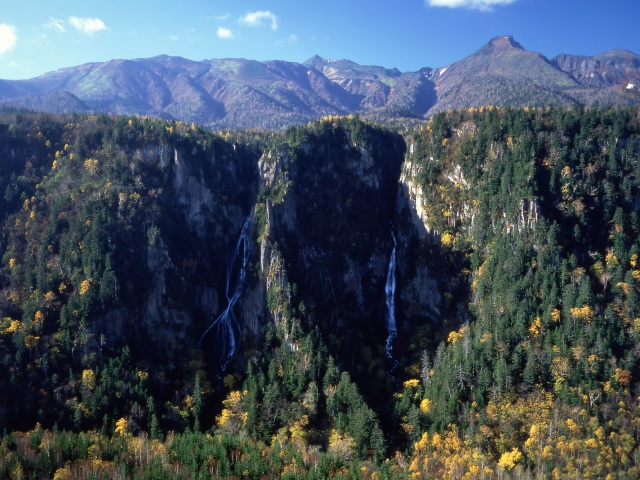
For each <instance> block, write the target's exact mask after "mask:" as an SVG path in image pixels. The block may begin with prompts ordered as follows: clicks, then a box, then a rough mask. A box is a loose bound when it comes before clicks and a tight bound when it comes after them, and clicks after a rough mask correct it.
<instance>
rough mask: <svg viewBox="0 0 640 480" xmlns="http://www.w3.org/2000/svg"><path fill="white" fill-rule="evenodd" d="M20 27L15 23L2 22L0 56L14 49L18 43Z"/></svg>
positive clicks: (0, 27)
mask: <svg viewBox="0 0 640 480" xmlns="http://www.w3.org/2000/svg"><path fill="white" fill-rule="evenodd" d="M17 32H18V29H17V28H16V27H14V26H13V25H7V24H6V23H0V56H2V55H3V54H5V53H7V52H8V51H10V50H13V49H14V48H15V46H16V44H17V43H18V33H17Z"/></svg>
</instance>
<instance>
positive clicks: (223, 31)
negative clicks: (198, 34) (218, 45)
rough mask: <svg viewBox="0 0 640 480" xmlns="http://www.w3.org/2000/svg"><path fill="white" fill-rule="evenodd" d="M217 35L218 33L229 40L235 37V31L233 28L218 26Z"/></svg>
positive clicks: (220, 36)
mask: <svg viewBox="0 0 640 480" xmlns="http://www.w3.org/2000/svg"><path fill="white" fill-rule="evenodd" d="M216 35H218V38H226V39H228V40H230V39H232V38H233V37H234V35H233V32H232V31H231V30H229V29H228V28H223V27H220V28H218V30H217V31H216Z"/></svg>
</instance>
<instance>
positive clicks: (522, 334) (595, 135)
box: [0, 107, 640, 479]
mask: <svg viewBox="0 0 640 480" xmlns="http://www.w3.org/2000/svg"><path fill="white" fill-rule="evenodd" d="M639 212H640V109H639V108H637V107H629V108H582V107H574V108H559V107H549V108H498V107H481V108H472V109H468V110H456V111H447V112H442V113H437V114H436V115H434V116H433V117H432V118H431V119H430V120H429V121H428V122H427V123H425V124H423V125H421V126H416V127H415V128H414V127H412V128H411V129H410V130H409V129H405V130H403V131H402V132H397V131H394V130H391V129H390V128H388V127H384V126H381V125H378V124H374V123H372V122H369V121H365V120H363V119H361V118H359V117H358V116H351V115H350V116H349V117H325V118H322V119H319V120H316V121H313V122H310V123H308V124H305V125H302V126H296V127H291V128H290V129H288V130H287V131H284V132H270V131H260V130H245V131H222V132H212V131H209V130H206V129H203V128H201V127H199V126H197V125H194V124H187V123H183V122H175V121H164V120H158V119H152V118H148V117H139V116H110V115H73V114H64V115H47V114H30V113H24V112H23V113H21V112H11V113H5V114H3V115H0V259H1V260H0V261H1V263H0V429H1V431H2V437H1V438H0V477H2V478H16V479H22V478H33V479H39V478H55V479H72V478H90V479H102V478H158V479H160V478H162V479H164V478H175V479H183V478H185V479H186V478H240V479H245V478H247V479H270V478H291V479H294V478H295V479H306V478H308V479H326V478H345V479H346V478H349V479H352V478H353V479H404V478H412V479H437V478H457V479H475V478H478V479H480V478H554V479H555V478H558V479H560V478H598V479H600V478H607V479H609V478H610V479H614V478H616V479H625V478H629V479H635V478H638V477H639V476H640V450H639V446H640V443H639V442H640V431H639V427H640V389H639V386H638V385H639V384H638V381H639V380H640V370H639V365H638V358H640V355H639V352H640V258H639V256H640V219H639V218H638V215H639ZM392 251H393V252H394V254H395V255H396V256H397V269H396V272H395V273H396V277H395V278H396V280H397V288H396V290H395V306H394V313H395V318H396V320H397V325H398V328H397V337H393V338H392V339H391V340H389V333H390V332H389V331H388V325H387V323H386V322H387V319H388V315H389V312H388V305H389V297H388V293H386V292H385V284H386V283H387V277H388V273H389V269H390V258H391V256H392ZM391 303H392V304H393V302H391ZM225 312H226V313H225ZM225 315H226V316H225ZM386 342H390V343H389V345H387V344H386ZM389 346H390V347H391V348H389Z"/></svg>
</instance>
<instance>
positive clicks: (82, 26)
mask: <svg viewBox="0 0 640 480" xmlns="http://www.w3.org/2000/svg"><path fill="white" fill-rule="evenodd" d="M69 23H70V24H71V25H73V26H74V27H75V28H76V29H77V30H78V31H80V32H82V33H86V34H87V35H91V34H93V33H96V32H99V31H100V30H106V29H107V26H106V25H105V24H104V22H103V21H102V20H100V19H99V18H78V17H69Z"/></svg>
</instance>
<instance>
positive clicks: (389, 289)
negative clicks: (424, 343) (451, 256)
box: [384, 230, 398, 373]
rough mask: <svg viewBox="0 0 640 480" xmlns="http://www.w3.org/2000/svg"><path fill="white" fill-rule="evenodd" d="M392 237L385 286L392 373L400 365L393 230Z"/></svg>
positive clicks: (395, 245) (395, 243)
mask: <svg viewBox="0 0 640 480" xmlns="http://www.w3.org/2000/svg"><path fill="white" fill-rule="evenodd" d="M391 238H393V250H392V251H391V258H390V259H389V270H388V271H387V283H386V284H385V287H384V292H385V294H386V304H387V332H388V336H387V347H386V348H387V358H389V359H391V360H393V362H394V363H393V367H391V369H390V370H389V372H388V373H391V372H392V371H393V370H394V369H395V368H396V366H397V365H398V362H397V360H395V359H394V358H393V355H392V351H393V341H394V340H395V339H396V337H397V336H398V329H397V327H396V312H395V301H396V247H397V245H398V244H397V241H396V236H395V235H394V233H393V230H391Z"/></svg>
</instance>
